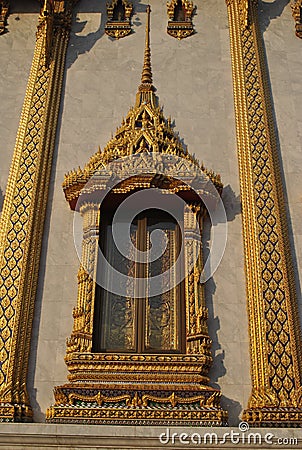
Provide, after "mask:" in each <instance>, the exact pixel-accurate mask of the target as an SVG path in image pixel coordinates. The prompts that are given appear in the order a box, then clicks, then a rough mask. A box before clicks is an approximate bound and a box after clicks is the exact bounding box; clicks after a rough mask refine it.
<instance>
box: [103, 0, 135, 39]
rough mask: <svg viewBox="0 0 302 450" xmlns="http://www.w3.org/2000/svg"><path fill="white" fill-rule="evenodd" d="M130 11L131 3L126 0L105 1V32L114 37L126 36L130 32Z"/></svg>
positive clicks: (131, 9)
mask: <svg viewBox="0 0 302 450" xmlns="http://www.w3.org/2000/svg"><path fill="white" fill-rule="evenodd" d="M132 11H133V5H132V3H131V2H130V1H127V0H111V1H110V2H109V3H107V16H108V21H107V23H106V25H105V33H106V34H108V36H110V37H112V38H115V39H120V38H123V37H125V36H128V34H130V33H131V15H132Z"/></svg>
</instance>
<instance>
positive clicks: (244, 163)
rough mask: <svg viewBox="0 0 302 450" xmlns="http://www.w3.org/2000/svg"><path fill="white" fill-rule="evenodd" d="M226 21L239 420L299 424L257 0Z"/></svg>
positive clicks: (232, 9)
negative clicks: (245, 320) (239, 318)
mask: <svg viewBox="0 0 302 450" xmlns="http://www.w3.org/2000/svg"><path fill="white" fill-rule="evenodd" d="M227 4H228V15H229V24H230V39H231V55H232V63H233V65H232V69H233V86H234V99H235V113H236V127H237V146H238V159H239V170H240V187H241V200H242V221H243V240H244V252H245V272H246V284H247V304H248V314H249V333H250V352H251V375H252V394H251V397H250V400H249V404H248V407H247V409H246V410H245V412H244V414H243V418H244V420H246V421H248V422H250V423H252V424H253V425H255V426H277V425H284V424H287V425H289V426H292V425H300V423H301V420H302V404H301V364H302V355H301V335H300V328H299V319H298V311H297V298H296V292H295V281H294V275H293V267H292V260H291V250H290V245H289V238H288V226H287V219H286V213H285V207H284V194H283V184H282V179H281V174H280V161H279V155H278V147H277V143H276V132H275V124H274V118H273V110H272V104H271V97H270V90H269V81H268V74H267V69H266V64H265V59H264V47H263V40H262V37H261V34H260V30H259V23H258V6H257V5H258V2H255V1H249V4H248V8H249V9H248V11H249V17H250V20H249V21H248V24H247V26H246V27H243V26H242V7H241V2H240V1H239V0H232V1H230V2H227Z"/></svg>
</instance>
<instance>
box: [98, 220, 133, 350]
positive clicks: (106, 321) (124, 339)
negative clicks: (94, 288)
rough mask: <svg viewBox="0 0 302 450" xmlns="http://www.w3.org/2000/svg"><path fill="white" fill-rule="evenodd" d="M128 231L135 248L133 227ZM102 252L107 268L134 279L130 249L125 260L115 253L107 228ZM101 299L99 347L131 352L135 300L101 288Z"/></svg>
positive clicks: (108, 277) (107, 275) (109, 273)
mask: <svg viewBox="0 0 302 450" xmlns="http://www.w3.org/2000/svg"><path fill="white" fill-rule="evenodd" d="M130 232H131V240H132V243H133V244H134V245H135V241H136V234H137V226H135V225H133V226H131V230H130ZM104 252H105V257H106V259H107V261H108V262H109V264H110V265H111V266H113V267H114V268H116V269H117V270H119V271H120V272H121V271H122V272H123V273H124V274H126V275H129V276H130V277H131V278H132V277H134V276H135V265H134V263H133V261H132V260H131V255H130V250H129V259H127V258H126V257H124V256H123V255H121V253H120V252H119V251H118V250H117V248H116V246H115V244H114V241H113V237H112V227H111V225H109V226H107V227H106V242H105V245H104ZM132 259H133V258H132ZM105 276H106V277H107V280H108V283H109V287H110V286H112V285H113V283H114V282H115V280H114V277H113V276H112V271H110V269H109V270H108V272H107V273H106V274H105ZM101 300H102V307H101V317H102V320H101V326H102V333H101V335H102V338H101V341H102V342H101V348H102V349H103V350H110V351H126V350H128V351H135V349H136V342H135V341H136V339H135V317H136V302H135V300H134V299H133V298H130V297H121V296H119V295H116V294H113V293H112V292H108V291H105V290H104V289H102V296H101Z"/></svg>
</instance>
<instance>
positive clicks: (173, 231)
mask: <svg viewBox="0 0 302 450" xmlns="http://www.w3.org/2000/svg"><path fill="white" fill-rule="evenodd" d="M154 230H162V231H163V232H164V233H161V234H158V235H157V236H156V244H157V245H160V247H161V248H162V251H163V254H162V256H160V257H159V258H158V259H157V260H156V261H153V262H150V263H149V264H148V276H149V277H153V276H157V275H160V274H162V287H163V290H164V289H166V288H167V287H168V286H173V285H174V284H175V276H176V273H175V270H173V269H172V270H169V269H170V268H172V266H173V264H174V263H175V260H176V258H177V256H178V247H179V242H178V239H177V224H176V223H174V221H173V219H172V217H166V218H165V219H161V220H154V218H148V225H147V242H148V243H149V239H150V234H151V233H152V231H154ZM178 305H179V286H175V287H173V288H172V289H170V290H169V291H167V292H164V293H162V294H160V295H157V296H155V297H150V298H149V299H146V312H145V314H146V331H145V347H146V350H149V351H151V350H152V351H165V350H166V351H173V350H174V351H175V350H179V349H180V342H179V334H180V333H179V331H180V330H179V317H178V315H179V307H178Z"/></svg>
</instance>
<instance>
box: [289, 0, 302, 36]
mask: <svg viewBox="0 0 302 450" xmlns="http://www.w3.org/2000/svg"><path fill="white" fill-rule="evenodd" d="M291 8H292V13H293V18H294V19H295V28H296V36H297V37H298V38H301V39H302V0H295V1H294V2H293V3H292V4H291Z"/></svg>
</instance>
